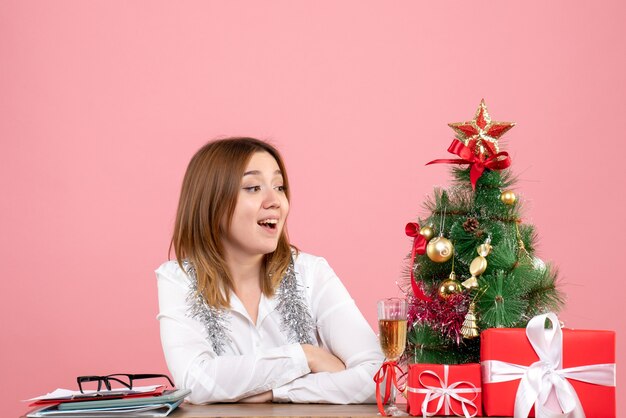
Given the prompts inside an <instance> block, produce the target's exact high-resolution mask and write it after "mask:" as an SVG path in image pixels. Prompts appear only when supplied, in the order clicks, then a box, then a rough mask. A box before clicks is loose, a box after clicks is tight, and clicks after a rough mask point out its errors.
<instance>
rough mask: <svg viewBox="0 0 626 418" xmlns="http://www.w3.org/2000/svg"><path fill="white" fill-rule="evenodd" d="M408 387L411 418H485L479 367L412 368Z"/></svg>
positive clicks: (427, 366)
mask: <svg viewBox="0 0 626 418" xmlns="http://www.w3.org/2000/svg"><path fill="white" fill-rule="evenodd" d="M406 385H407V386H406V393H407V412H408V413H409V414H411V415H414V416H423V417H432V416H435V415H437V416H464V417H466V418H469V417H475V416H480V415H482V402H481V385H480V365H479V364H478V363H470V364H461V365H447V364H410V365H409V374H408V378H407V383H406Z"/></svg>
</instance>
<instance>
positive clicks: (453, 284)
mask: <svg viewBox="0 0 626 418" xmlns="http://www.w3.org/2000/svg"><path fill="white" fill-rule="evenodd" d="M461 290H462V288H461V283H459V281H458V280H455V279H446V280H444V281H442V282H441V284H440V285H439V291H438V293H439V296H441V297H442V298H444V299H448V298H449V297H450V296H452V295H456V294H457V293H461Z"/></svg>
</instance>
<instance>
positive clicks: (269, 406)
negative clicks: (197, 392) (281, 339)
mask: <svg viewBox="0 0 626 418" xmlns="http://www.w3.org/2000/svg"><path fill="white" fill-rule="evenodd" d="M403 406H404V405H400V406H399V407H403ZM377 414H378V407H377V406H376V405H323V404H291V403H262V404H243V403H234V404H212V405H191V404H187V403H184V404H183V405H181V406H179V407H178V409H177V410H176V411H174V412H173V413H172V414H171V415H170V417H172V418H207V417H219V418H222V417H224V418H261V417H274V418H305V417H306V418H309V417H320V418H321V417H323V418H333V417H341V418H352V417H356V418H380V416H377Z"/></svg>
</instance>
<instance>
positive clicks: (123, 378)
mask: <svg viewBox="0 0 626 418" xmlns="http://www.w3.org/2000/svg"><path fill="white" fill-rule="evenodd" d="M162 377H164V378H166V379H167V381H168V382H169V383H170V385H171V386H172V387H174V382H172V379H170V378H169V377H168V376H167V375H164V374H123V373H118V374H110V375H108V376H78V377H77V378H76V382H77V383H78V388H79V389H80V393H85V392H83V384H84V383H87V382H98V389H96V390H97V391H98V392H99V391H100V389H102V384H103V383H104V386H105V387H106V388H107V390H111V381H114V382H117V383H119V384H121V385H122V386H124V387H126V388H128V389H129V390H130V389H132V388H133V381H135V380H140V379H155V378H162ZM85 390H86V389H85Z"/></svg>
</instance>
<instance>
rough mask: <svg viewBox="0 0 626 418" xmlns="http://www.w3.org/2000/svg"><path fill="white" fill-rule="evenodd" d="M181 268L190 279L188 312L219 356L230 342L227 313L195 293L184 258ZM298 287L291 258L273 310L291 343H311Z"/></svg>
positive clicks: (193, 279)
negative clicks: (277, 313) (201, 327)
mask: <svg viewBox="0 0 626 418" xmlns="http://www.w3.org/2000/svg"><path fill="white" fill-rule="evenodd" d="M183 267H184V269H185V272H186V273H187V275H188V276H189V278H190V279H191V286H190V289H189V296H188V298H187V300H188V303H189V305H190V306H189V311H188V315H189V316H190V317H191V318H194V319H196V320H198V321H200V322H202V324H204V328H205V329H206V332H207V340H208V341H209V342H210V343H211V346H212V347H213V351H214V352H215V353H216V354H217V355H218V356H219V355H222V354H224V347H225V346H226V345H227V344H230V343H231V339H230V337H229V336H228V331H229V329H228V319H229V313H228V311H227V310H226V309H218V308H214V307H212V306H210V305H209V304H208V303H207V302H206V299H205V298H204V296H202V294H201V293H200V292H198V279H197V276H196V269H195V268H194V267H193V266H192V265H191V263H189V262H188V261H187V260H185V261H184V262H183ZM300 287H301V285H300V284H299V283H298V280H297V279H296V272H295V269H294V264H293V258H292V260H291V263H289V267H288V268H287V271H286V272H285V275H284V276H283V279H282V280H281V282H280V285H279V287H278V290H277V292H276V298H277V299H278V305H277V307H276V310H277V311H278V312H279V313H280V317H281V330H282V331H283V332H284V333H286V334H287V338H288V339H289V341H290V342H292V343H300V344H314V342H315V336H314V331H315V326H314V324H313V319H312V318H311V314H310V313H309V309H308V307H307V305H306V302H305V299H304V294H303V292H302V291H301V290H300Z"/></svg>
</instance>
